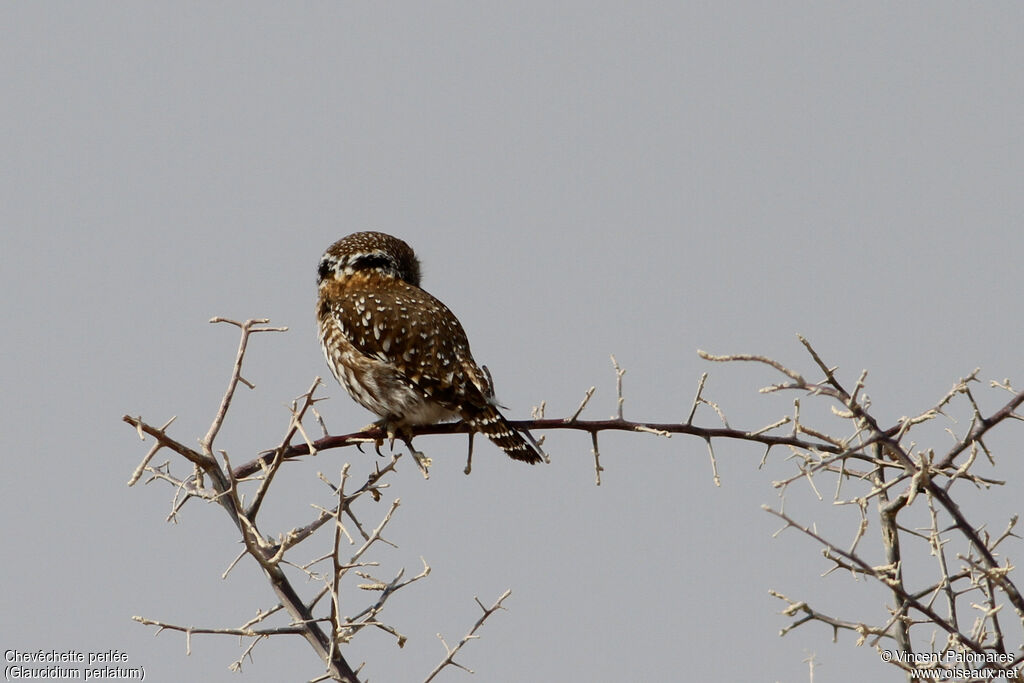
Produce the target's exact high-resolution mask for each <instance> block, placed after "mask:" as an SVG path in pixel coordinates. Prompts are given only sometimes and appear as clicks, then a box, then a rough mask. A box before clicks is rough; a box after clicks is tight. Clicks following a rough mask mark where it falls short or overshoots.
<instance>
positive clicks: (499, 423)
mask: <svg viewBox="0 0 1024 683" xmlns="http://www.w3.org/2000/svg"><path fill="white" fill-rule="evenodd" d="M469 422H470V424H472V425H473V427H475V428H476V429H477V430H478V431H479V432H480V433H482V434H483V435H485V436H486V437H487V438H488V439H490V440H491V441H493V442H494V443H495V445H497V446H498V448H500V449H501V450H503V451H505V453H506V454H507V455H508V457H510V458H512V459H513V460H521V461H523V462H528V463H530V464H531V465H536V464H537V463H539V462H541V461H542V460H544V451H542V450H541V448H540V446H539V445H538V444H537V442H536V441H535V440H534V438H533V436H532V435H531V434H530V432H528V431H526V430H523V431H518V430H517V429H516V428H515V427H513V426H512V425H510V424H509V423H508V420H506V419H505V416H504V415H502V414H501V413H499V412H498V410H497V408H495V407H494V406H488V407H487V409H486V410H484V412H482V413H481V414H479V415H475V416H474V417H473V418H472V419H471V420H470V421H469Z"/></svg>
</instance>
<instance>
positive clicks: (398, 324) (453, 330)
mask: <svg viewBox="0 0 1024 683" xmlns="http://www.w3.org/2000/svg"><path fill="white" fill-rule="evenodd" d="M329 314H330V315H332V316H333V317H334V319H335V321H336V322H337V324H338V325H339V327H340V328H341V331H342V333H343V334H344V335H345V337H346V338H348V340H349V342H350V343H351V344H352V346H353V347H355V349H356V350H358V351H359V352H360V353H362V354H363V355H365V356H367V357H368V358H372V359H374V360H378V361H380V362H382V363H386V364H387V365H389V366H391V367H392V368H393V369H394V370H395V371H396V372H397V373H398V374H399V375H401V376H402V377H403V378H404V379H405V380H406V381H407V382H408V383H409V384H410V385H411V386H414V387H416V388H417V389H418V390H419V391H421V392H423V394H424V395H425V396H427V397H428V398H430V399H431V400H433V401H436V402H437V403H439V404H441V405H442V406H444V407H445V408H448V409H450V410H453V411H456V412H458V413H460V414H462V416H463V417H464V418H466V417H470V416H471V415H472V414H473V413H475V412H477V411H478V410H482V409H483V408H485V407H487V406H488V405H490V404H491V400H490V396H491V395H492V394H493V391H492V390H491V389H490V383H489V381H488V378H487V377H486V375H485V374H484V372H483V371H482V370H481V369H480V368H479V367H478V366H477V364H476V362H475V361H474V360H473V356H472V354H471V353H470V350H469V340H468V339H467V337H466V332H465V330H463V328H462V324H461V323H459V320H458V318H456V317H455V315H454V314H453V313H452V312H451V311H450V310H449V309H448V307H447V306H445V305H444V304H443V303H441V302H440V301H438V300H437V299H436V298H434V297H433V296H431V295H430V294H428V293H427V292H425V291H423V290H422V289H419V288H418V287H414V286H412V285H409V284H408V283H405V282H395V283H393V285H392V286H390V287H388V288H381V287H377V286H367V287H359V286H352V285H349V286H348V287H346V288H345V290H344V291H343V292H339V293H338V296H335V297H331V305H330V310H329ZM467 413H468V414H467Z"/></svg>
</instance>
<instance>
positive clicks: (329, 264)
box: [316, 258, 334, 283]
mask: <svg viewBox="0 0 1024 683" xmlns="http://www.w3.org/2000/svg"><path fill="white" fill-rule="evenodd" d="M332 272H334V261H332V260H331V259H326V258H324V259H320V265H319V266H318V267H317V269H316V281H317V282H318V283H320V282H323V281H324V280H325V279H327V276H328V275H330V274H331V273H332Z"/></svg>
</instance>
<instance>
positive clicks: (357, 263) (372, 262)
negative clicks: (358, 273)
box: [352, 254, 395, 270]
mask: <svg viewBox="0 0 1024 683" xmlns="http://www.w3.org/2000/svg"><path fill="white" fill-rule="evenodd" d="M394 267H395V262H394V260H392V259H391V258H390V257H388V256H385V255H384V254H366V255H365V256H359V257H358V258H355V259H353V261H352V270H378V269H379V270H391V269H393V268H394Z"/></svg>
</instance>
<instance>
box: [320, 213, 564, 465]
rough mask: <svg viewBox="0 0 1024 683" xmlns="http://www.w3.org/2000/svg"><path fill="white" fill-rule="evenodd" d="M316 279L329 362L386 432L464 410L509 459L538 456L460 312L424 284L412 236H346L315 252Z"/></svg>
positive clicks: (465, 417)
mask: <svg viewBox="0 0 1024 683" xmlns="http://www.w3.org/2000/svg"><path fill="white" fill-rule="evenodd" d="M317 288H318V291H319V295H318V300H317V309H316V312H317V320H318V322H319V327H320V345H321V346H322V347H323V351H324V356H326V358H327V365H328V366H329V367H330V369H331V372H332V373H333V374H334V376H335V378H337V380H338V382H340V383H341V384H342V385H343V386H344V387H345V389H346V390H347V391H348V393H349V394H350V395H351V396H352V398H353V399H355V401H356V402H358V403H359V404H361V405H362V406H363V407H365V408H367V409H368V410H370V411H371V412H373V413H375V414H376V415H378V416H379V417H380V418H381V420H380V421H378V422H377V423H376V424H377V425H378V426H380V427H381V428H382V429H384V430H385V431H386V432H387V434H388V436H389V437H390V438H391V439H392V440H393V439H394V438H395V436H396V435H400V436H403V437H404V435H405V434H406V433H407V432H408V430H409V428H410V427H413V426H415V425H427V424H435V423H437V422H443V421H446V420H452V419H461V420H463V421H464V422H465V423H466V424H468V425H469V426H470V427H472V428H473V430H474V431H478V432H481V433H483V434H484V435H486V436H487V438H489V439H490V440H491V441H493V442H494V443H495V444H497V446H498V447H499V448H501V449H502V450H504V451H505V453H507V454H508V455H509V457H511V458H513V459H515V460H521V461H523V462H528V463H530V464H535V463H538V462H540V461H541V460H542V459H543V458H544V453H543V451H541V449H540V446H539V445H538V444H537V442H536V441H535V440H534V439H533V437H532V436H531V435H530V434H529V432H526V431H520V430H517V429H515V428H514V427H512V425H510V424H509V423H508V420H506V419H505V417H504V416H503V415H502V414H501V412H499V410H498V406H497V404H496V403H495V399H494V388H493V386H492V384H491V378H490V374H489V373H488V372H487V371H486V368H484V369H481V368H480V366H478V365H477V364H476V361H475V360H473V354H472V353H471V352H470V350H469V340H468V339H467V338H466V332H465V330H463V329H462V324H461V323H460V322H459V319H458V318H456V317H455V314H454V313H452V312H451V311H450V310H448V307H447V306H445V305H444V304H443V303H441V302H440V301H438V300H437V299H435V298H434V297H433V296H431V295H430V294H428V293H427V292H425V291H424V290H422V289H420V264H419V260H418V259H417V258H416V254H414V253H413V250H412V248H410V247H409V245H408V244H406V243H405V242H403V241H402V240H400V239H398V238H397V237H392V236H391V235H386V234H384V233H381V232H357V233H354V234H351V235H349V236H348V237H345V238H342V239H340V240H338V241H337V242H335V243H334V244H332V245H331V247H330V248H329V249H328V250H327V251H326V252H325V253H324V255H323V257H322V258H321V259H320V265H319V268H318V269H317Z"/></svg>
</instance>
